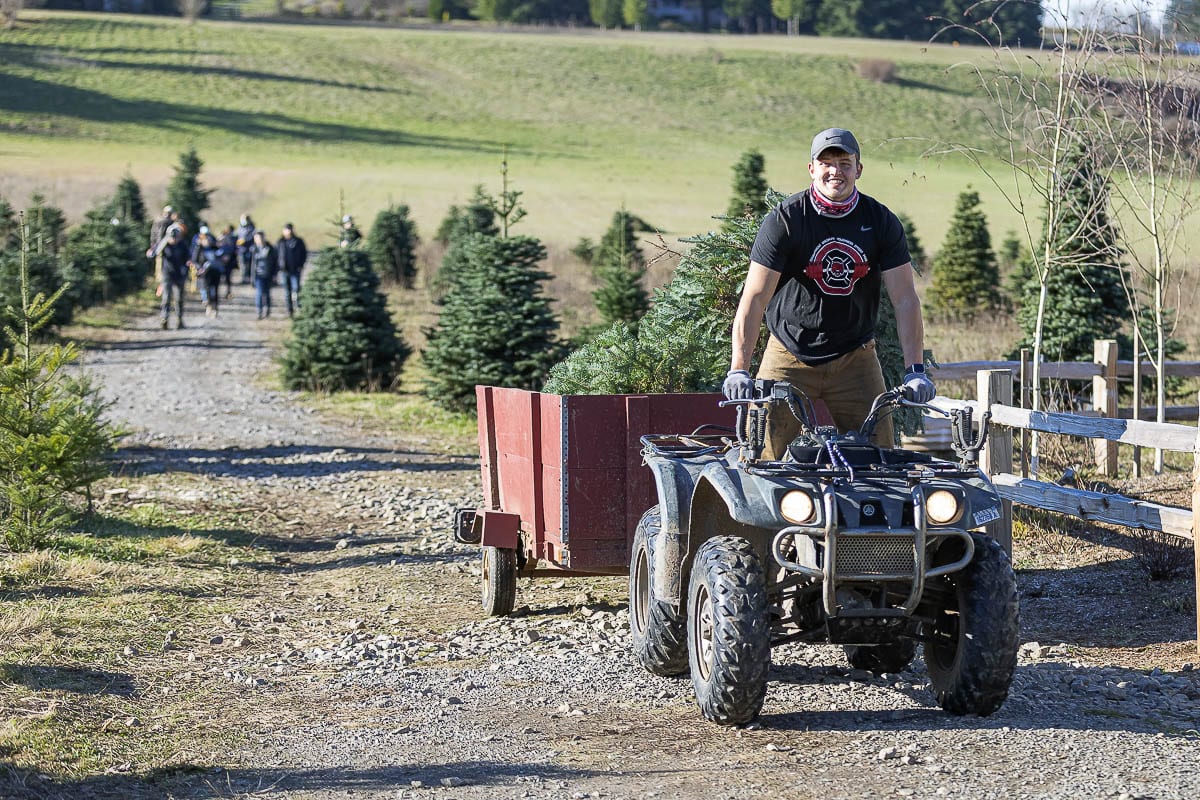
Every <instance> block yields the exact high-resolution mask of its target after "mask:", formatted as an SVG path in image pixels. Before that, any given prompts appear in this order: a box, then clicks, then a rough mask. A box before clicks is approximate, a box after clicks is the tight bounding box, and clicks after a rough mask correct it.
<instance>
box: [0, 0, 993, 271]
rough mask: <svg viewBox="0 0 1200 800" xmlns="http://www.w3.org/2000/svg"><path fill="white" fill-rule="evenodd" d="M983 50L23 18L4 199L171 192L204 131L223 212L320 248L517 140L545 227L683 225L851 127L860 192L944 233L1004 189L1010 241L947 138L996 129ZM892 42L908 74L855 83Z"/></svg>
mask: <svg viewBox="0 0 1200 800" xmlns="http://www.w3.org/2000/svg"><path fill="white" fill-rule="evenodd" d="M964 56H965V57H968V58H974V59H976V60H978V61H981V62H985V63H986V62H987V60H988V59H990V54H988V53H987V51H983V50H978V49H975V48H952V47H948V46H937V47H932V46H927V45H918V44H908V43H901V42H865V41H855V40H836V39H815V38H800V39H787V38H785V37H730V36H721V35H709V36H700V35H669V34H630V33H627V34H600V33H591V34H586V33H580V34H526V33H513V32H479V31H445V30H404V29H382V28H366V27H347V26H317V25H281V24H270V23H229V22H200V23H197V24H195V25H187V24H185V23H183V22H182V21H180V20H174V19H158V18H151V17H134V16H120V15H111V14H105V15H86V14H57V13H51V14H27V15H26V16H25V17H23V19H22V23H21V24H20V25H19V26H18V27H17V28H16V29H15V30H10V31H0V195H3V196H5V197H8V198H9V199H12V200H14V201H16V202H18V203H20V202H22V201H23V200H24V199H25V198H27V197H28V195H29V194H30V193H31V192H33V191H42V192H43V193H45V194H47V195H48V196H49V197H50V199H51V200H52V201H53V202H55V203H57V204H59V205H61V206H62V207H64V208H65V209H66V210H67V211H68V213H69V214H70V215H72V217H76V218H77V217H78V216H79V215H80V214H81V213H82V212H83V211H84V210H85V209H86V208H87V207H89V206H90V205H91V204H92V203H93V202H94V201H95V200H97V199H98V198H100V197H102V196H103V195H104V194H106V193H108V192H110V191H111V189H112V187H113V185H115V183H116V181H117V180H118V178H119V177H120V175H121V173H122V172H123V171H125V170H126V169H129V170H130V171H131V172H132V174H133V175H134V176H135V177H136V178H137V179H138V180H139V181H140V182H141V183H142V185H143V188H144V190H145V192H146V195H147V199H148V201H149V202H150V203H151V204H153V205H157V204H158V203H159V202H160V201H161V200H162V198H163V197H164V196H165V186H166V182H167V181H168V180H169V178H170V175H171V166H172V165H173V163H174V162H175V158H176V155H177V153H178V152H179V150H180V149H182V148H183V147H184V146H185V145H186V143H187V142H189V141H190V142H194V143H195V144H196V146H197V148H198V149H199V151H200V154H201V156H202V157H203V158H204V159H205V161H206V168H205V173H204V175H205V178H206V179H207V183H208V185H210V186H215V187H217V188H218V192H217V193H216V195H215V196H214V198H213V199H214V208H213V211H212V213H211V218H212V219H213V220H215V221H233V220H234V219H235V218H236V216H237V214H238V213H240V212H242V211H246V210H248V211H250V212H251V213H252V214H254V215H255V216H256V218H257V219H258V221H259V222H260V223H261V224H265V225H267V226H269V227H271V228H275V227H277V226H278V225H280V224H282V223H283V222H284V221H289V220H290V221H294V222H295V223H296V224H297V226H299V228H300V230H301V231H302V233H304V232H307V234H308V236H309V237H310V240H315V241H316V242H318V243H321V242H322V241H323V240H324V238H325V237H326V236H327V235H332V234H331V231H332V227H331V226H330V225H329V224H328V220H331V219H333V218H334V217H335V216H336V215H337V214H338V212H339V208H340V203H341V198H344V203H345V209H346V210H347V211H350V212H352V213H357V214H358V215H359V216H360V217H363V218H365V221H367V222H369V221H370V219H371V218H372V217H373V215H374V212H375V211H376V210H377V209H378V208H379V207H381V206H383V205H385V204H386V203H387V202H388V201H389V200H392V201H397V202H405V203H408V204H409V205H410V206H411V207H412V209H413V214H414V217H415V219H416V220H417V223H418V226H419V228H420V230H422V231H423V232H425V233H426V234H427V235H428V233H430V232H432V230H433V229H434V228H435V227H436V225H437V223H438V222H439V221H440V219H441V217H442V216H443V215H444V214H445V211H446V209H447V207H448V206H449V205H450V204H452V203H455V202H461V201H463V200H464V199H465V198H466V197H467V196H468V195H469V194H470V192H471V190H472V187H473V186H474V185H475V184H476V183H485V184H486V185H487V186H488V187H489V189H491V190H492V191H496V190H497V189H498V188H499V169H500V161H501V158H502V152H503V148H504V147H505V146H506V145H507V146H508V148H509V164H510V176H511V178H512V180H513V183H514V185H515V188H517V189H519V190H521V191H523V192H524V196H523V198H522V199H523V201H524V203H525V205H526V206H527V208H528V209H529V212H530V215H529V217H528V218H527V219H526V220H525V221H524V222H522V224H521V225H522V228H521V229H523V230H524V231H525V232H528V233H531V234H534V235H537V236H540V237H542V238H543V239H545V240H546V241H547V242H548V243H549V244H551V245H552V246H553V245H560V246H569V245H570V244H572V243H573V242H574V241H575V240H576V239H577V238H578V237H580V236H591V237H598V236H599V234H600V233H601V232H602V231H603V230H604V228H605V227H606V226H607V223H608V220H609V218H610V217H611V215H612V212H613V211H614V210H616V209H617V208H618V207H619V206H621V205H622V204H623V205H625V206H626V207H628V208H629V209H631V210H632V211H634V212H635V213H637V214H639V215H640V216H642V217H644V218H646V219H647V220H649V221H650V222H652V223H653V224H655V225H658V226H659V227H660V228H662V229H663V230H664V231H665V232H666V233H668V234H669V235H671V236H686V235H691V234H695V233H699V232H703V231H706V230H709V229H710V228H712V227H713V225H714V223H713V222H712V220H711V216H712V215H713V214H717V213H721V212H722V211H723V209H724V207H725V204H726V202H727V199H728V196H729V194H730V180H731V174H732V173H731V168H732V165H733V164H734V162H736V161H737V159H738V157H739V156H740V154H741V153H742V152H743V151H745V150H746V149H749V148H751V147H757V148H759V149H760V150H761V151H762V152H763V153H764V154H765V156H766V160H767V172H768V177H769V180H770V182H771V183H772V185H774V186H775V187H776V188H778V189H780V190H781V191H794V190H797V189H800V188H803V186H804V185H805V184H806V183H807V174H806V173H805V171H804V161H806V160H807V152H806V148H807V143H808V141H809V139H810V138H811V136H812V134H813V133H814V132H815V131H816V130H818V129H820V128H822V127H825V126H826V125H830V124H838V125H844V126H847V127H851V128H853V129H854V130H855V132H856V133H857V134H858V135H859V137H860V139H861V140H862V141H863V143H864V146H865V147H866V153H865V159H866V173H865V176H864V182H863V187H864V189H865V190H866V191H867V192H868V193H872V194H875V195H876V196H878V197H880V198H881V199H883V200H884V201H885V202H887V203H889V204H890V205H891V206H893V207H894V208H896V209H897V210H901V211H906V212H907V213H908V214H909V215H910V216H912V217H913V219H914V220H915V221H916V224H917V226H918V230H919V231H920V232H921V233H922V236H923V239H924V240H925V241H926V242H927V244H928V245H929V246H931V247H936V245H937V243H938V242H940V240H941V238H942V235H943V233H944V231H945V226H946V221H947V219H948V218H949V215H950V211H951V210H952V207H953V202H954V196H955V195H956V194H957V193H958V192H959V191H961V190H962V189H963V188H965V187H966V186H967V185H968V184H973V185H974V186H975V188H977V189H980V190H981V191H982V192H983V193H984V197H985V202H986V206H985V207H986V210H987V211H988V213H989V216H991V217H992V218H993V220H994V222H993V227H994V228H995V230H996V231H997V235H999V233H1001V232H1002V231H1003V230H1004V229H1006V228H1009V227H1012V226H1013V225H1014V224H1015V217H1014V215H1013V213H1012V212H1011V211H1010V210H1009V209H1007V208H1005V207H1004V206H1003V204H1002V203H1000V202H999V198H998V195H997V194H996V193H995V192H994V191H993V190H992V189H991V187H990V186H987V185H985V181H984V179H983V176H982V175H980V174H979V173H978V172H977V171H976V170H975V169H974V168H973V167H970V166H969V165H967V164H965V163H961V162H956V161H949V160H942V161H930V160H922V159H921V158H920V157H919V155H920V153H921V152H922V151H923V150H924V149H925V148H926V146H927V145H928V143H929V142H928V137H931V136H935V135H941V136H944V137H949V138H953V139H955V140H957V141H961V142H964V143H967V144H970V145H973V146H980V147H986V146H987V145H988V136H987V129H986V126H985V125H984V123H983V117H984V111H983V110H984V107H985V105H984V99H983V97H982V94H981V93H980V92H979V90H978V88H977V85H976V79H975V78H974V77H973V75H972V73H971V72H970V70H968V69H965V68H958V69H955V68H952V65H953V64H955V63H956V62H958V61H960V60H962V59H963V58H964ZM868 57H869V58H888V59H891V60H893V61H895V63H896V65H897V76H898V80H897V81H896V82H894V83H889V84H880V83H874V82H871V81H868V80H865V79H862V78H859V77H858V76H857V74H856V72H855V65H856V64H857V63H858V62H859V61H860V60H862V59H863V58H868Z"/></svg>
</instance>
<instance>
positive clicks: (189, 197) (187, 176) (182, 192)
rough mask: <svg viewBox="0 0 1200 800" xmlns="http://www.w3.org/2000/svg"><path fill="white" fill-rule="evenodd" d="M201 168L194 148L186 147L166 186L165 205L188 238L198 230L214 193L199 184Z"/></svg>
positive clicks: (191, 146)
mask: <svg viewBox="0 0 1200 800" xmlns="http://www.w3.org/2000/svg"><path fill="white" fill-rule="evenodd" d="M203 167H204V162H203V161H201V160H200V155H199V154H198V153H197V152H196V147H195V146H194V145H188V149H187V150H184V151H183V152H182V153H180V154H179V164H178V165H176V167H175V175H174V177H172V178H171V182H170V183H169V184H168V185H167V204H168V205H169V206H171V207H172V208H174V209H175V212H176V213H177V214H179V219H180V220H181V221H182V222H183V224H184V225H186V226H187V231H188V235H189V236H191V235H192V234H194V233H196V232H197V231H199V230H200V220H201V218H202V217H203V215H204V212H205V211H206V210H207V209H208V207H209V205H210V202H211V201H210V198H211V197H212V194H213V192H215V191H216V190H215V189H205V188H204V187H203V186H202V185H201V184H200V170H201V169H203Z"/></svg>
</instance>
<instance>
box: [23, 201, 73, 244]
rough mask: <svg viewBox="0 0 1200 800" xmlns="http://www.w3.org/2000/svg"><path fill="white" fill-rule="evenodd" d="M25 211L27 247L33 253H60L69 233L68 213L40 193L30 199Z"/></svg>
mask: <svg viewBox="0 0 1200 800" xmlns="http://www.w3.org/2000/svg"><path fill="white" fill-rule="evenodd" d="M29 203H30V205H29V208H28V209H27V210H26V211H25V228H26V230H25V234H24V235H25V239H26V242H27V244H26V245H25V247H27V248H28V250H29V251H30V252H31V253H38V254H42V255H50V256H54V255H58V251H59V250H61V249H62V246H63V242H64V241H65V240H66V235H67V215H66V214H64V213H63V211H62V209H61V208H58V207H57V206H52V205H50V204H49V203H47V202H46V198H45V197H43V196H42V195H41V194H40V193H36V192H35V193H34V195H33V197H31V198H30V199H29Z"/></svg>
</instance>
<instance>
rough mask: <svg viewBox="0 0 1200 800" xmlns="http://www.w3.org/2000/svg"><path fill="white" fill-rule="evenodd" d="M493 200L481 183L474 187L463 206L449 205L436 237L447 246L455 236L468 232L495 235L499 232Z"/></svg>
mask: <svg viewBox="0 0 1200 800" xmlns="http://www.w3.org/2000/svg"><path fill="white" fill-rule="evenodd" d="M492 205H493V202H492V198H491V196H490V195H488V193H487V191H485V190H484V188H483V185H482V184H480V185H477V186H476V187H475V192H474V194H472V195H471V199H470V200H468V201H467V204H466V205H465V206H463V207H461V208H460V207H458V206H450V210H449V211H448V212H446V216H445V218H443V219H442V222H441V224H440V225H438V229H437V234H436V235H435V237H434V238H436V239H437V240H438V241H439V242H441V243H442V244H443V245H446V246H449V245H450V243H451V242H452V241H453V240H454V239H455V238H457V237H460V236H465V235H467V234H470V233H482V234H486V235H488V236H495V235H496V234H498V233H499V232H500V229H499V228H498V227H497V226H496V212H495V210H494V209H493V208H492Z"/></svg>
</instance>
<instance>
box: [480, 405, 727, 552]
mask: <svg viewBox="0 0 1200 800" xmlns="http://www.w3.org/2000/svg"><path fill="white" fill-rule="evenodd" d="M476 396H477V399H478V402H479V451H480V462H481V470H482V472H483V489H484V502H485V504H486V505H488V506H489V507H490V508H491V509H492V510H495V511H504V512H506V513H510V514H516V515H518V516H519V517H520V518H521V533H522V537H523V542H524V547H525V549H526V553H527V555H528V556H532V557H535V558H537V559H541V560H544V561H546V562H549V563H550V564H553V565H556V566H559V567H562V568H564V569H573V570H582V571H622V570H625V569H627V568H628V565H629V551H630V546H631V544H632V541H633V532H634V528H635V526H636V525H637V521H638V519H639V518H640V517H641V514H642V512H644V511H645V510H646V509H647V508H649V507H650V506H651V505H653V504H654V503H655V502H656V497H655V488H654V480H653V476H652V475H651V474H650V471H649V470H648V469H646V468H645V467H644V466H643V465H642V461H641V444H640V441H639V440H640V438H641V437H642V436H643V435H645V434H648V433H688V432H691V431H692V430H694V429H696V428H698V427H699V426H701V425H705V424H723V425H729V426H732V424H733V420H734V412H733V411H732V409H722V408H720V407H719V406H718V405H717V403H718V401H719V400H720V399H721V398H720V395H717V394H672V395H555V394H542V393H538V392H529V391H525V390H521V389H504V388H497V387H490V386H480V387H477V388H476Z"/></svg>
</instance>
